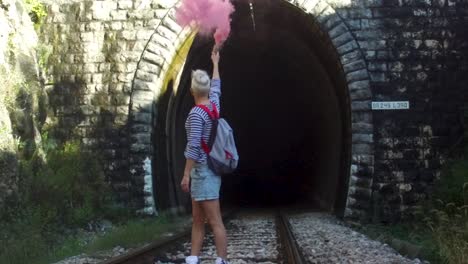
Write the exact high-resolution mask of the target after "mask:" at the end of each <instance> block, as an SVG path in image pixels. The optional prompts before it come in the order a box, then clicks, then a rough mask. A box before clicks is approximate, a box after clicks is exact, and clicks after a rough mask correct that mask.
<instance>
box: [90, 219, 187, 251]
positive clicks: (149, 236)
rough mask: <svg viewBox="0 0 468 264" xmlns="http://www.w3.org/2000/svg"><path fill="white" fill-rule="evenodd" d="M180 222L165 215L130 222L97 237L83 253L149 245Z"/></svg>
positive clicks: (180, 220)
mask: <svg viewBox="0 0 468 264" xmlns="http://www.w3.org/2000/svg"><path fill="white" fill-rule="evenodd" d="M180 222H182V219H181V218H172V217H169V216H167V215H166V216H160V217H158V218H156V219H144V220H132V221H129V222H128V223H126V224H125V225H122V226H118V227H117V228H115V229H114V230H112V232H110V233H108V234H106V235H104V236H101V237H98V238H97V239H96V240H95V241H93V242H92V243H91V244H90V245H88V246H87V248H86V250H85V252H87V253H92V252H96V251H100V250H106V249H110V248H114V247H116V246H121V247H125V248H129V247H135V246H138V245H142V244H144V243H149V242H152V241H154V240H156V239H158V238H160V237H161V235H162V234H163V233H164V232H168V231H173V230H174V229H175V228H176V227H178V225H177V223H180Z"/></svg>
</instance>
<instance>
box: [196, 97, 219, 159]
mask: <svg viewBox="0 0 468 264" xmlns="http://www.w3.org/2000/svg"><path fill="white" fill-rule="evenodd" d="M196 106H197V107H200V108H201V109H202V110H203V111H205V112H206V113H207V114H208V116H209V117H210V118H211V121H212V122H213V124H212V126H211V133H210V138H209V139H208V143H206V142H205V141H204V140H203V137H202V139H201V147H202V149H203V151H204V152H205V153H206V154H210V152H211V148H212V147H213V144H214V141H215V139H216V132H217V130H218V119H219V112H218V108H217V107H216V105H215V104H214V103H213V102H211V108H212V109H213V110H212V111H211V110H210V109H209V108H208V107H207V106H206V105H196Z"/></svg>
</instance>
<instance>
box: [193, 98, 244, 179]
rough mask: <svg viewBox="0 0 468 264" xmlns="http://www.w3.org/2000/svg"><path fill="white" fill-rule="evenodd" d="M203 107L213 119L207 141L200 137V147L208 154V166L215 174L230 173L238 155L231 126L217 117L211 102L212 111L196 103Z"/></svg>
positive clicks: (234, 167)
mask: <svg viewBox="0 0 468 264" xmlns="http://www.w3.org/2000/svg"><path fill="white" fill-rule="evenodd" d="M197 106H198V107H200V108H201V109H203V110H204V111H205V112H206V113H207V114H208V115H209V116H210V118H211V120H212V121H213V125H212V127H211V134H210V138H209V141H208V142H205V141H204V140H203V138H202V142H201V144H202V149H203V151H204V152H205V153H206V154H207V156H208V166H209V167H210V169H211V170H213V171H214V172H215V173H217V174H226V173H231V172H233V171H234V170H235V169H236V168H237V164H238V162H239V155H238V154H237V149H236V143H235V142H234V134H233V132H232V128H231V127H230V126H229V124H228V123H227V121H226V120H224V119H223V118H220V117H219V112H218V110H217V108H216V105H215V104H214V103H213V102H212V103H211V107H212V109H213V110H212V111H210V109H208V107H206V106H205V105H197Z"/></svg>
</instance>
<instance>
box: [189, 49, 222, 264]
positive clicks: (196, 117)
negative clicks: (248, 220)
mask: <svg viewBox="0 0 468 264" xmlns="http://www.w3.org/2000/svg"><path fill="white" fill-rule="evenodd" d="M211 60H212V62H213V79H212V80H211V82H210V78H209V76H208V74H207V73H206V72H205V71H202V70H196V71H193V72H192V83H191V88H190V92H191V94H192V96H193V98H194V100H195V105H196V106H195V107H193V108H192V110H191V111H190V113H189V115H188V117H187V121H186V123H185V128H186V130H187V147H186V149H185V152H184V154H185V158H186V163H185V170H184V177H183V179H182V182H181V186H182V189H183V191H185V192H189V190H190V193H191V197H192V217H193V224H192V249H191V256H189V257H187V258H186V259H185V262H186V263H188V264H197V263H200V260H199V258H198V256H199V255H200V250H201V247H202V243H203V238H204V236H205V219H207V220H208V223H209V225H210V226H211V229H212V230H213V234H214V238H215V245H216V251H217V253H218V258H217V259H216V264H228V262H227V260H226V257H227V238H226V230H225V228H224V224H223V219H222V218H221V210H220V206H219V189H220V186H221V177H220V176H219V175H216V174H215V173H214V172H213V171H212V170H210V169H209V168H208V165H207V155H206V153H205V152H204V151H203V150H202V140H203V141H204V142H208V139H209V137H210V132H211V126H212V121H211V119H210V116H209V115H208V113H206V112H205V111H204V110H203V109H202V108H200V107H197V105H205V106H206V107H208V109H209V110H210V111H213V110H214V109H213V107H215V108H216V110H217V111H218V112H219V111H220V102H219V97H220V95H221V80H220V78H219V67H218V64H219V52H218V51H217V48H216V46H215V48H213V51H212V53H211ZM189 184H190V188H189Z"/></svg>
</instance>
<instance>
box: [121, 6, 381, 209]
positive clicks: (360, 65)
mask: <svg viewBox="0 0 468 264" xmlns="http://www.w3.org/2000/svg"><path fill="white" fill-rule="evenodd" d="M287 2H289V3H290V4H291V5H294V6H296V7H298V8H300V9H301V10H303V12H305V13H307V14H310V15H311V16H312V17H313V18H314V19H315V20H316V21H317V22H318V24H319V25H320V31H321V32H322V33H323V34H326V35H327V37H328V38H329V39H330V41H331V43H332V44H333V47H330V48H332V49H334V50H335V52H336V53H337V54H338V56H339V59H340V63H341V65H340V67H342V69H343V73H344V74H345V78H346V82H347V88H348V92H349V95H350V96H349V97H350V108H351V115H352V116H351V123H352V142H351V166H350V175H349V183H348V193H347V195H346V197H347V198H346V206H345V211H344V215H345V216H346V217H353V218H354V217H356V218H361V217H363V216H365V215H366V214H367V211H366V209H367V208H369V207H368V206H369V202H370V199H371V193H372V179H373V166H374V165H373V163H374V156H373V148H374V147H373V136H372V135H373V124H372V110H371V104H370V100H371V98H372V93H371V89H370V83H369V74H368V72H367V65H366V62H365V60H364V56H363V54H362V52H361V50H360V48H359V45H358V43H357V41H356V40H355V38H354V37H353V35H352V34H351V31H350V30H349V28H348V26H347V25H346V23H345V22H344V21H343V19H342V18H341V17H340V16H339V15H338V14H337V13H336V12H335V10H334V9H333V8H332V7H331V6H330V5H329V4H328V3H327V2H326V1H322V0H319V1H317V0H305V1H287ZM176 5H177V2H174V7H173V8H170V9H169V10H168V12H167V14H166V16H165V17H164V18H163V19H162V20H161V23H160V24H159V25H158V26H157V27H156V29H155V33H154V34H153V35H152V37H151V38H150V40H149V41H148V43H147V45H146V48H145V50H144V51H143V53H142V56H141V59H140V62H139V64H138V68H137V71H136V73H135V77H134V80H133V87H132V95H131V102H130V109H129V111H130V115H129V116H130V121H129V134H130V136H129V137H130V138H129V140H130V149H129V155H130V159H129V161H130V173H131V175H132V182H133V183H135V186H132V187H133V188H134V189H136V190H135V192H143V193H144V197H145V198H144V201H141V202H137V207H138V208H142V210H143V212H146V213H152V212H154V206H155V205H154V200H153V196H154V194H153V190H152V186H151V183H149V182H151V177H152V175H151V169H148V168H149V167H150V165H148V162H150V161H151V160H152V158H153V145H152V143H151V135H152V133H153V128H154V124H153V120H154V115H156V114H157V113H155V111H154V109H155V104H158V96H159V95H160V93H161V91H162V90H163V89H164V82H165V79H167V75H168V74H169V73H170V72H171V65H172V64H173V61H174V59H175V58H178V56H179V55H180V54H178V51H179V49H180V47H181V46H182V45H183V43H184V42H185V41H186V40H187V39H188V38H189V35H190V33H191V32H190V31H189V30H187V29H182V28H180V27H179V26H178V25H177V24H176V22H175V19H174V12H175V6H176ZM179 59H180V58H179ZM363 113H365V115H366V116H367V117H368V118H364V119H361V118H359V116H361V115H362V114H363ZM148 166H149V167H148ZM145 168H146V169H145ZM138 204H143V205H144V206H138Z"/></svg>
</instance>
